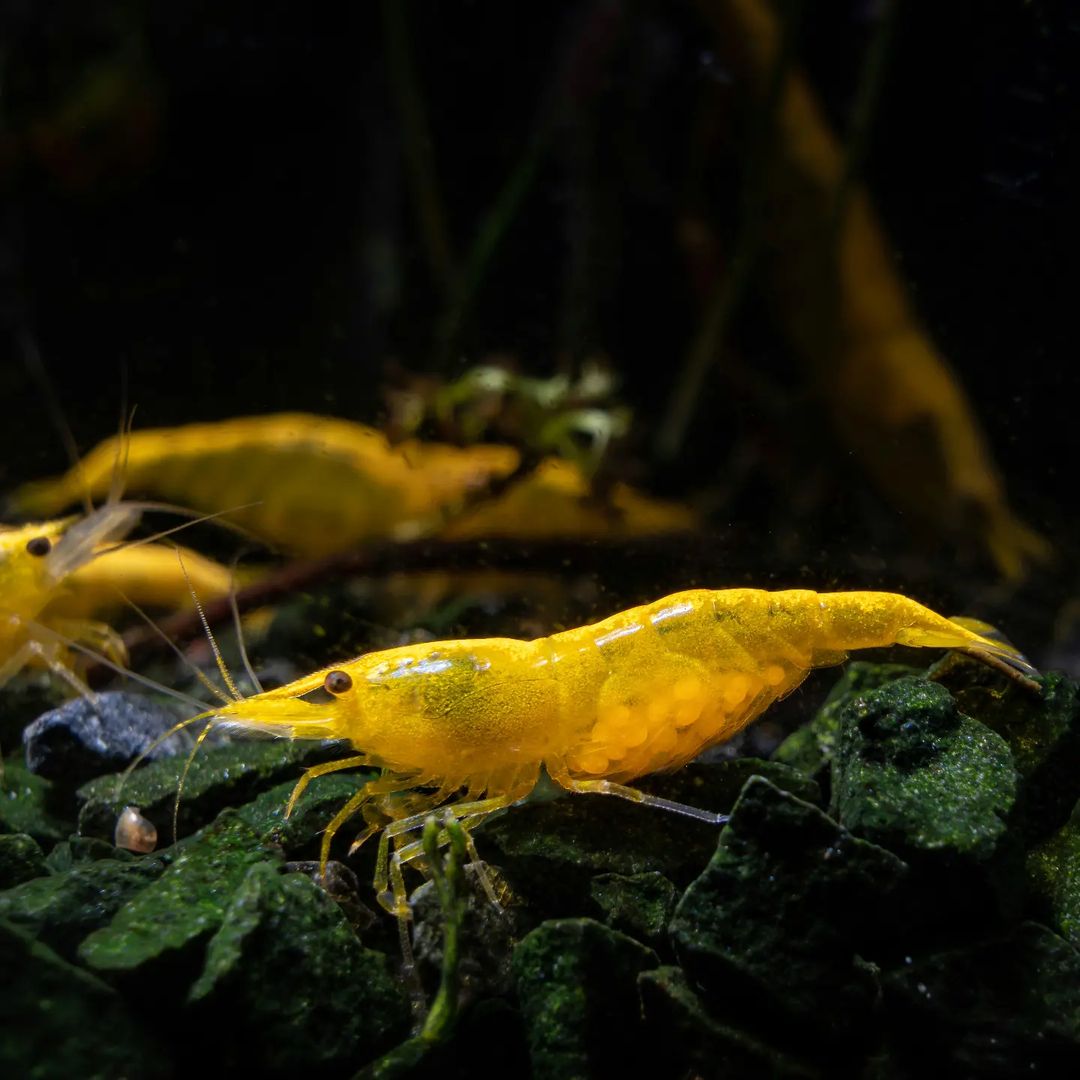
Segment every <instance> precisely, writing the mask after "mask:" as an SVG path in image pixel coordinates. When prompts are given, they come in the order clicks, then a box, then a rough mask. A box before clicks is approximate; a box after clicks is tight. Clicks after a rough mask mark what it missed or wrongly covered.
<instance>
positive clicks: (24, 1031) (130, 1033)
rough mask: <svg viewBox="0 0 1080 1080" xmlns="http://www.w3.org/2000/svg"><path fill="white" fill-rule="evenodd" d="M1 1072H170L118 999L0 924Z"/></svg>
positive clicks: (29, 1078) (44, 1077)
mask: <svg viewBox="0 0 1080 1080" xmlns="http://www.w3.org/2000/svg"><path fill="white" fill-rule="evenodd" d="M0 971H3V973H4V974H3V978H2V979H0V1015H2V1016H3V1018H4V1019H3V1023H2V1024H0V1075H3V1076H5V1077H12V1078H15V1077H19V1078H26V1080H69V1078H70V1077H87V1078H91V1080H92V1078H100V1080H112V1078H115V1077H119V1076H123V1077H131V1078H132V1080H142V1078H146V1080H153V1078H156V1077H167V1076H169V1075H171V1072H172V1068H171V1065H170V1062H169V1059H168V1056H167V1054H166V1053H165V1052H164V1051H163V1049H162V1047H160V1046H157V1045H155V1044H154V1042H153V1040H152V1037H151V1036H150V1034H149V1033H148V1032H147V1030H146V1027H145V1025H143V1024H142V1023H140V1022H139V1021H138V1020H137V1019H136V1018H135V1017H133V1016H132V1014H131V1012H130V1011H129V1009H128V1006H127V1005H126V1003H125V1001H124V999H123V998H122V997H121V996H120V995H119V994H118V993H117V992H116V991H115V990H113V989H112V988H111V987H110V986H108V985H107V984H106V983H104V982H102V981H101V980H100V979H98V978H95V977H94V976H93V975H91V974H89V973H88V972H86V971H84V970H82V969H81V968H79V967H76V966H75V965H73V964H70V963H68V962H67V961H65V960H63V959H61V958H60V957H59V956H57V954H56V953H55V952H53V951H52V949H50V948H49V947H48V946H47V945H45V944H44V943H43V942H40V941H35V940H34V937H33V935H32V934H30V933H27V931H26V930H24V929H21V928H19V927H16V926H13V925H11V924H10V923H8V922H6V921H5V920H3V919H0Z"/></svg>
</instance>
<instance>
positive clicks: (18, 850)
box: [0, 833, 49, 889]
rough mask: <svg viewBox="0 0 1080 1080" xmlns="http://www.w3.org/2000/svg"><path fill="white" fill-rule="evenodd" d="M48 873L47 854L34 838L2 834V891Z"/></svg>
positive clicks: (0, 844) (24, 834)
mask: <svg viewBox="0 0 1080 1080" xmlns="http://www.w3.org/2000/svg"><path fill="white" fill-rule="evenodd" d="M48 872H49V867H48V865H47V864H46V862H45V852H43V851H42V850H41V847H40V845H39V844H38V842H37V841H36V840H35V839H34V838H33V837H32V836H27V835H26V833H3V834H0V889H10V888H11V887H12V886H13V885H21V884H22V883H23V882H24V881H29V880H30V879H31V878H36V877H42V876H44V875H45V874H47V873H48Z"/></svg>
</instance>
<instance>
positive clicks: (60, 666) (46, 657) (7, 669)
mask: <svg viewBox="0 0 1080 1080" xmlns="http://www.w3.org/2000/svg"><path fill="white" fill-rule="evenodd" d="M35 658H36V659H39V660H41V662H42V663H43V664H46V665H47V666H48V668H49V670H50V671H51V672H52V673H53V674H54V675H56V676H57V677H58V678H61V679H63V680H64V682H66V683H67V684H68V685H69V686H71V687H72V688H73V689H74V690H75V692H76V693H77V694H80V695H82V696H83V697H85V698H86V699H87V700H89V701H97V699H98V698H97V694H95V693H94V691H93V690H91V689H90V687H89V686H87V685H86V683H84V682H83V681H82V679H80V678H79V676H78V675H76V674H75V672H74V671H72V670H71V668H69V667H68V666H67V665H66V664H64V663H63V662H62V661H60V660H58V659H57V658H56V651H55V649H53V650H50V649H49V648H48V646H46V645H43V644H42V643H41V642H40V641H33V640H31V641H26V642H24V643H23V644H22V645H20V646H19V648H18V649H16V650H15V652H14V653H13V654H12V655H11V656H9V657H8V658H7V660H5V661H4V663H3V664H0V686H3V685H4V684H5V683H6V682H8V680H9V679H11V678H12V677H13V676H14V675H16V674H18V672H20V671H21V670H22V668H23V667H24V666H25V665H26V664H28V663H29V662H30V661H31V660H33V659H35Z"/></svg>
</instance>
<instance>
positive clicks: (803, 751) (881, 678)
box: [772, 660, 918, 802]
mask: <svg viewBox="0 0 1080 1080" xmlns="http://www.w3.org/2000/svg"><path fill="white" fill-rule="evenodd" d="M917 671H918V669H917V668H913V667H909V666H908V665H906V664H871V663H869V662H868V661H865V660H852V661H851V662H850V663H848V664H847V665H846V667H845V668H844V673H843V674H842V675H841V676H840V678H839V679H838V680H837V682H836V685H835V686H834V687H833V688H832V690H830V691H829V696H828V697H827V698H826V699H825V701H824V702H823V703H822V706H821V708H820V709H819V710H818V711H817V714H816V715H815V716H814V718H813V719H812V720H811V721H810V723H808V724H804V725H803V726H802V727H801V728H799V730H798V731H796V732H794V733H793V734H791V735H789V736H788V737H787V738H786V739H785V740H784V741H783V742H782V743H781V744H780V745H779V746H778V747H777V748H776V753H775V754H773V758H772V759H773V761H777V762H780V763H782V764H784V765H789V766H791V767H792V768H794V769H798V770H799V771H800V772H802V773H805V774H806V775H807V776H811V777H813V778H814V779H816V780H822V781H824V780H826V779H827V770H828V766H829V763H830V762H831V761H832V758H833V754H834V752H835V750H836V741H837V738H838V736H839V733H840V711H841V709H842V708H843V707H844V705H846V704H847V702H848V699H849V698H852V697H856V696H858V695H859V694H863V693H865V692H866V691H868V690H876V689H877V688H878V687H880V686H885V685H886V684H887V683H890V682H893V681H894V680H896V679H900V678H903V677H904V676H905V675H913V674H916V673H917ZM792 794H794V795H799V797H800V798H803V799H805V798H806V796H805V795H800V794H799V792H797V791H796V792H792ZM813 801H814V800H813V799H807V802H813Z"/></svg>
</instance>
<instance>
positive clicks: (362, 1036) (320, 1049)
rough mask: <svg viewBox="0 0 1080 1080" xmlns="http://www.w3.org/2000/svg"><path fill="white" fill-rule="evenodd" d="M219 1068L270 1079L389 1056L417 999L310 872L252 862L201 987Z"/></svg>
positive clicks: (196, 991)
mask: <svg viewBox="0 0 1080 1080" xmlns="http://www.w3.org/2000/svg"><path fill="white" fill-rule="evenodd" d="M189 999H190V1001H192V1002H193V1003H197V1004H198V1005H199V1006H200V1008H199V1010H198V1013H197V1016H198V1020H197V1023H198V1026H199V1029H200V1031H203V1032H204V1033H205V1035H206V1036H208V1037H214V1036H215V1035H216V1036H217V1037H219V1038H220V1045H221V1046H222V1047H224V1050H223V1053H224V1055H225V1057H224V1059H219V1063H220V1064H222V1065H224V1066H225V1067H227V1068H236V1069H237V1070H243V1071H250V1070H254V1071H255V1072H257V1073H259V1074H260V1075H281V1074H285V1073H290V1072H294V1071H295V1070H303V1071H305V1072H308V1071H311V1070H325V1069H328V1068H331V1067H333V1066H338V1067H340V1066H342V1065H344V1064H347V1063H349V1062H355V1063H359V1062H362V1061H365V1060H368V1059H370V1058H372V1057H374V1056H375V1055H377V1054H379V1053H381V1052H382V1051H384V1050H386V1049H387V1048H388V1047H389V1046H391V1045H392V1044H393V1043H394V1042H395V1041H396V1040H398V1039H400V1038H401V1037H402V1036H403V1035H404V1034H405V1033H406V1032H407V1030H408V1025H409V1002H408V997H407V995H406V994H405V992H404V989H403V988H402V985H401V983H400V982H399V981H398V980H397V979H396V978H395V977H394V976H393V975H392V973H391V970H390V965H389V963H388V961H387V958H386V957H385V956H384V955H383V954H382V953H378V952H373V951H372V950H370V949H365V948H364V947H363V946H361V944H360V942H359V941H358V940H357V938H356V935H355V934H354V933H353V931H352V929H351V927H350V926H349V925H348V923H347V922H346V920H345V918H344V916H343V915H342V913H341V911H340V910H339V909H338V907H337V905H336V904H334V902H333V901H332V900H330V899H329V898H328V897H327V896H326V894H325V893H324V892H323V891H322V890H321V889H320V888H319V887H318V886H317V885H315V884H314V883H313V882H312V881H311V880H310V878H308V877H306V876H305V875H303V874H283V873H281V872H280V871H279V868H278V867H277V866H275V865H273V864H271V863H266V862H263V863H257V864H255V865H253V866H250V867H249V868H248V869H247V872H246V874H245V876H244V878H243V880H242V881H241V883H240V885H239V887H238V888H237V889H236V890H235V891H234V892H233V894H232V897H231V899H230V901H229V904H228V907H227V910H226V911H225V913H224V918H223V921H222V924H221V926H220V928H219V929H218V931H217V933H216V934H215V935H214V937H213V938H212V939H211V940H210V943H209V945H208V947H207V951H206V962H205V966H204V968H203V971H202V974H201V975H200V976H199V978H198V979H197V980H196V982H195V984H194V985H193V986H192V988H191V991H190V995H189Z"/></svg>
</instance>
